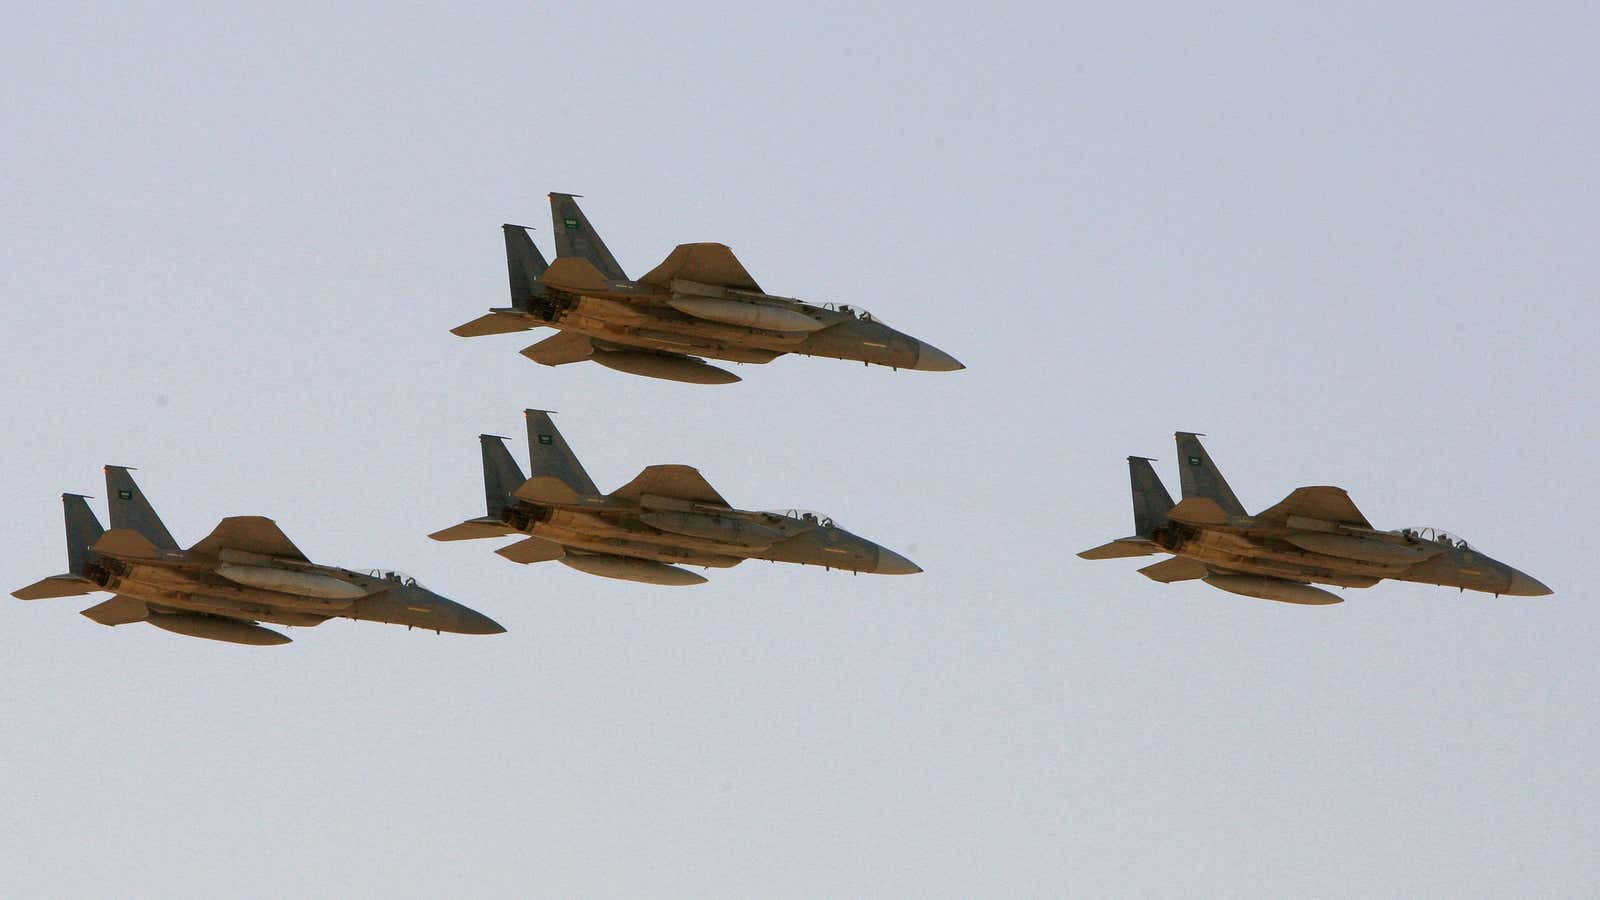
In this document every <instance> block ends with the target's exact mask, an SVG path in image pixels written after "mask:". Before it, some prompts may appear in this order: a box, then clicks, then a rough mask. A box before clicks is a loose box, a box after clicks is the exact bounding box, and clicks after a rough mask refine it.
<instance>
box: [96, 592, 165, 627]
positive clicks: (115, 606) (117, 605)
mask: <svg viewBox="0 0 1600 900" xmlns="http://www.w3.org/2000/svg"><path fill="white" fill-rule="evenodd" d="M80 615H85V616H88V617H89V618H91V619H93V620H95V621H96V622H99V623H100V624H101V625H127V624H128V623H130V622H143V621H144V620H145V619H147V618H149V617H150V610H149V609H147V608H146V607H145V605H144V601H143V600H135V599H134V598H132V597H128V596H125V595H123V594H118V595H116V596H115V597H112V598H111V599H110V600H107V601H106V602H104V603H97V604H95V605H94V606H91V607H89V608H88V609H86V610H84V611H83V612H82V613H80Z"/></svg>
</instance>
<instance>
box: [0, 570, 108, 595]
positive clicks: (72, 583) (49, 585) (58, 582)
mask: <svg viewBox="0 0 1600 900" xmlns="http://www.w3.org/2000/svg"><path fill="white" fill-rule="evenodd" d="M98 590H100V585H98V584H95V583H94V582H92V581H90V580H89V579H87V578H84V577H83V576H81V575H71V574H68V575H51V576H50V577H49V578H41V579H39V580H38V581H35V582H34V583H33V584H30V585H28V586H27V587H25V588H18V589H17V590H14V591H12V592H11V596H13V597H15V598H17V599H18V600H51V599H54V598H56V597H77V596H80V595H82V594H92V593H94V592H95V591H98Z"/></svg>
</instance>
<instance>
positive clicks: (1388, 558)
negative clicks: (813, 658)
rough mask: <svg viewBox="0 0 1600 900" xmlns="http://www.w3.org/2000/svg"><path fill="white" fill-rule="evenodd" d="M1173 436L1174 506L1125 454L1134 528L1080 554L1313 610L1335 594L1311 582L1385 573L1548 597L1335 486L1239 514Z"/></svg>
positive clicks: (1207, 469)
mask: <svg viewBox="0 0 1600 900" xmlns="http://www.w3.org/2000/svg"><path fill="white" fill-rule="evenodd" d="M1177 440H1178V460H1179V462H1178V470H1179V475H1180V480H1181V483H1182V487H1183V502H1181V503H1179V504H1177V505H1173V503H1172V497H1171V495H1169V494H1168V493H1167V489H1166V488H1165V487H1164V486H1163V485H1162V484H1161V479H1160V478H1159V477H1158V476H1157V475H1156V472H1155V469H1153V468H1151V466H1150V460H1148V459H1145V458H1143V457H1138V456H1130V457H1128V469H1129V472H1130V474H1131V476H1132V480H1133V522H1134V533H1133V535H1132V536H1131V537H1125V538H1118V539H1117V540H1114V541H1112V542H1110V543H1108V544H1102V545H1101V546H1099V547H1095V548H1094V549H1092V550H1085V551H1083V552H1082V553H1079V554H1078V555H1079V556H1081V557H1083V558H1084V559H1113V558H1117V557H1125V556H1150V555H1153V554H1156V553H1171V554H1173V558H1172V559H1168V560H1164V561H1162V562H1158V563H1155V564H1154V565H1149V566H1145V567H1144V568H1142V569H1140V570H1139V573H1140V574H1142V575H1144V576H1145V577H1146V578H1150V579H1153V580H1155V581H1159V582H1162V583H1171V582H1174V581H1191V580H1194V579H1200V580H1202V581H1204V582H1205V583H1206V584H1209V585H1211V586H1212V587H1215V588H1219V589H1221V590H1224V591H1228V592H1229V593H1234V594H1242V595H1244V596H1246V597H1259V598H1261V599H1264V600H1280V601H1282V602H1284V603H1302V604H1308V605H1314V606H1316V605H1324V604H1329V603H1339V602H1341V601H1342V600H1343V598H1342V597H1339V596H1338V595H1336V594H1334V593H1332V592H1330V591H1325V590H1323V589H1321V588H1318V587H1312V585H1313V584H1330V585H1336V586H1338V587H1353V588H1364V587H1371V586H1372V585H1374V584H1377V583H1378V582H1379V581H1381V580H1383V579H1385V578H1388V579H1392V580H1394V581H1413V582H1418V583H1421V584H1438V585H1445V586H1448V587H1457V588H1461V589H1462V590H1473V591H1484V592H1486V593H1491V594H1495V595H1499V594H1510V595H1512V596H1517V597H1538V596H1543V595H1545V594H1549V593H1550V589H1549V588H1548V587H1545V586H1544V585H1543V584H1541V583H1540V582H1538V581H1537V580H1535V579H1534V578H1532V577H1531V576H1529V575H1526V574H1524V573H1522V572H1519V571H1517V570H1516V569H1513V568H1512V567H1510V566H1508V565H1506V564H1505V563H1503V562H1499V561H1498V560H1494V559H1490V558H1489V557H1487V556H1485V555H1483V554H1482V553H1479V552H1478V551H1477V550H1474V549H1472V548H1471V547H1469V546H1468V545H1467V542H1466V541H1463V540H1459V539H1457V538H1455V537H1452V536H1451V535H1449V534H1447V533H1445V532H1443V531H1438V530H1436V529H1432V528H1404V529H1401V530H1399V531H1378V530H1376V529H1374V528H1373V527H1372V525H1371V524H1370V523H1369V522H1368V521H1367V518H1366V516H1363V515H1362V514H1361V511H1360V510H1358V509H1356V506H1355V504H1354V503H1352V502H1351V500H1350V495H1349V494H1346V493H1345V492H1344V490H1343V489H1341V488H1336V487H1303V488H1297V489H1295V491H1294V492H1293V493H1291V494H1290V495H1289V496H1288V497H1286V498H1284V499H1283V501H1282V502H1280V503H1278V504H1277V505H1276V506H1274V507H1272V508H1271V509H1268V510H1266V511H1264V512H1262V513H1259V514H1258V515H1255V516H1250V515H1246V514H1245V510H1244V507H1243V506H1242V505H1241V504H1240V503H1239V500H1238V498H1237V497H1235V496H1234V495H1233V489H1232V488H1230V487H1229V486H1228V482H1227V480H1226V479H1224V478H1223V477H1222V473H1221V472H1219V471H1217V467H1216V465H1215V464H1213V463H1212V461H1211V455H1210V454H1208V453H1207V452H1206V451H1205V448H1204V447H1202V446H1201V445H1200V435H1196V434H1191V433H1189V432H1184V431H1180V432H1178V434H1177Z"/></svg>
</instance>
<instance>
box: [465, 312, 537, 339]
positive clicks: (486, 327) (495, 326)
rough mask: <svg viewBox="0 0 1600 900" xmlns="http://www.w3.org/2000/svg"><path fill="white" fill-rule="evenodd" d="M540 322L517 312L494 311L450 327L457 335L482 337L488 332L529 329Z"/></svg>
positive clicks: (535, 326)
mask: <svg viewBox="0 0 1600 900" xmlns="http://www.w3.org/2000/svg"><path fill="white" fill-rule="evenodd" d="M538 326H539V323H538V322H535V321H534V320H533V319H531V318H528V317H527V316H519V315H517V314H515V313H503V312H492V313H489V314H487V315H482V316H479V317H478V318H476V319H473V320H472V321H471V322H467V323H466V324H464V325H457V326H456V327H454V328H452V329H450V333H451V334H453V335H455V336H456V337H482V336H484V335H486V334H510V333H511V332H513V331H527V330H528V329H530V328H537V327H538Z"/></svg>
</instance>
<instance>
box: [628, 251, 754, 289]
mask: <svg viewBox="0 0 1600 900" xmlns="http://www.w3.org/2000/svg"><path fill="white" fill-rule="evenodd" d="M677 278H681V279H683V280H685V281H698V282H700V283H701V284H709V285H715V286H716V287H726V288H734V289H736V290H741V291H755V292H756V293H758V294H763V293H766V292H765V291H763V290H761V285H759V284H756V280H755V279H754V278H751V277H750V273H749V272H746V271H745V270H744V266H743V265H741V264H740V262H739V260H738V258H737V257H735V256H734V255H733V251H732V250H729V249H728V247H727V245H725V244H679V245H678V246H677V247H675V248H673V251H672V252H671V253H669V254H667V258H666V259H665V260H663V261H662V263H661V265H659V266H656V267H655V268H654V269H651V270H650V271H649V272H648V273H647V274H646V275H645V276H644V277H643V278H641V279H639V281H640V282H642V283H644V284H668V283H670V282H671V281H672V280H673V279H677Z"/></svg>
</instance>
